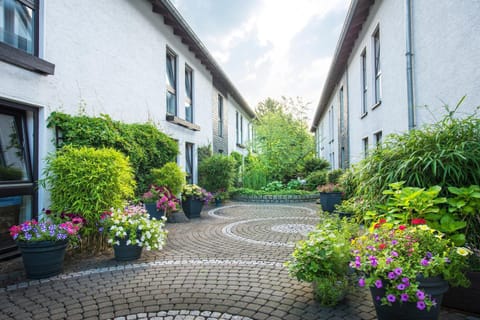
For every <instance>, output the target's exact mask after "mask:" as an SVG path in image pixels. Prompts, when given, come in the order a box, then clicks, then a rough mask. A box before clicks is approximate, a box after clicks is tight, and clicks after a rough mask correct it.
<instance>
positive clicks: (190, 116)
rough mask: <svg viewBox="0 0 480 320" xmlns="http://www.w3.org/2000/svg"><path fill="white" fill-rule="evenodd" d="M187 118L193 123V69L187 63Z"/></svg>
mask: <svg viewBox="0 0 480 320" xmlns="http://www.w3.org/2000/svg"><path fill="white" fill-rule="evenodd" d="M185 120H187V121H188V122H192V123H193V70H192V69H191V68H190V67H189V66H188V65H185Z"/></svg>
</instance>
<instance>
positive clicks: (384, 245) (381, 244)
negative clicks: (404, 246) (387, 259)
mask: <svg viewBox="0 0 480 320" xmlns="http://www.w3.org/2000/svg"><path fill="white" fill-rule="evenodd" d="M386 247H387V245H386V244H385V243H380V244H379V245H378V248H379V249H380V250H383V249H385V248H386Z"/></svg>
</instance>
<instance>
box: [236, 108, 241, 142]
mask: <svg viewBox="0 0 480 320" xmlns="http://www.w3.org/2000/svg"><path fill="white" fill-rule="evenodd" d="M235 116H236V119H235V123H236V137H237V145H243V117H242V115H241V114H240V113H239V112H238V111H237V112H236V114H235Z"/></svg>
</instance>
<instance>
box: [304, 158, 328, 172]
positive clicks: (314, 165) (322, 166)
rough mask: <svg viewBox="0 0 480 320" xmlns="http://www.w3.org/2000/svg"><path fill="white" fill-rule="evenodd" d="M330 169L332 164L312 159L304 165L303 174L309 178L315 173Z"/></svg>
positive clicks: (320, 159) (323, 160) (321, 159)
mask: <svg viewBox="0 0 480 320" xmlns="http://www.w3.org/2000/svg"><path fill="white" fill-rule="evenodd" d="M328 169H330V163H329V162H328V161H327V160H325V159H323V158H310V159H307V160H305V162H304V164H303V174H304V175H305V176H308V175H309V174H310V173H312V172H315V171H324V170H328Z"/></svg>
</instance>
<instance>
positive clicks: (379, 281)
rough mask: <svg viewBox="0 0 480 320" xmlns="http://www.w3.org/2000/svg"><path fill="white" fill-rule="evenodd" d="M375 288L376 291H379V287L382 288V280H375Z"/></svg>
mask: <svg viewBox="0 0 480 320" xmlns="http://www.w3.org/2000/svg"><path fill="white" fill-rule="evenodd" d="M375 287H377V288H378V289H380V288H381V287H383V283H382V280H380V279H378V280H375Z"/></svg>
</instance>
